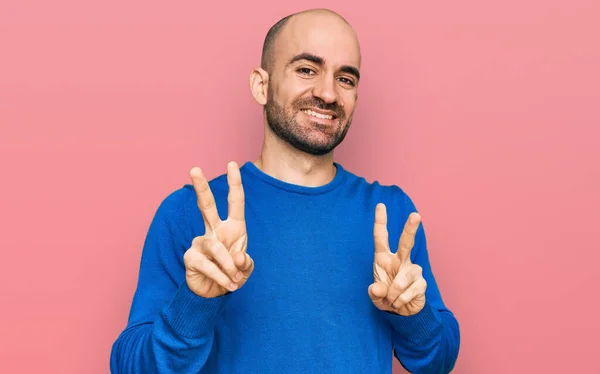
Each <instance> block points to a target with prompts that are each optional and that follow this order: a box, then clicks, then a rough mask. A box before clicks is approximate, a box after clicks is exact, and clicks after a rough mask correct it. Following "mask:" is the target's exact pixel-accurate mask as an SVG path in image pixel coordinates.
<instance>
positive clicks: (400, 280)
mask: <svg viewBox="0 0 600 374" xmlns="http://www.w3.org/2000/svg"><path fill="white" fill-rule="evenodd" d="M420 222H421V216H420V215H419V214H418V213H411V214H410V215H409V216H408V220H407V221H406V224H405V226H404V230H403V231H402V234H401V235H400V243H399V248H398V251H397V252H396V253H392V252H391V251H390V247H389V242H388V231H387V214H386V208H385V205H384V204H381V203H380V204H377V206H376V207H375V227H374V228H373V237H374V239H375V261H374V262H373V276H374V278H375V282H374V283H373V284H371V285H370V286H369V296H370V297H371V300H372V301H373V304H375V306H376V307H377V308H379V309H381V310H383V311H388V312H392V313H396V314H400V315H403V316H410V315H413V314H416V313H418V312H419V311H420V310H421V309H423V307H424V306H425V289H426V288H427V282H426V281H425V278H423V275H422V269H421V267H420V266H419V265H417V264H413V263H411V261H410V251H411V250H412V248H413V245H414V242H415V234H416V232H417V229H418V228H419V224H420Z"/></svg>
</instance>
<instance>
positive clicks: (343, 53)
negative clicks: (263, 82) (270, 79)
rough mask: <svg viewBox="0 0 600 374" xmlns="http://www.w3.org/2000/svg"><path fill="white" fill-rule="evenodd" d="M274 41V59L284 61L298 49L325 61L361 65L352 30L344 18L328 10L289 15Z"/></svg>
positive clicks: (296, 52)
mask: <svg viewBox="0 0 600 374" xmlns="http://www.w3.org/2000/svg"><path fill="white" fill-rule="evenodd" d="M278 39H279V40H278V41H277V44H278V46H277V48H276V59H277V60H283V61H279V62H282V63H284V64H285V63H286V62H287V61H289V59H290V58H292V57H293V56H295V55H297V54H300V53H310V54H313V55H316V56H319V57H321V58H323V59H324V60H325V64H326V65H332V66H337V65H353V66H356V67H358V66H359V65H360V47H359V43H358V39H357V37H356V34H355V33H354V30H352V28H351V27H350V25H348V24H347V23H346V22H345V21H344V20H342V19H340V18H338V17H335V16H332V15H328V14H323V15H321V14H317V15H314V14H311V15H310V16H308V15H299V16H297V18H292V19H291V20H290V21H289V23H288V25H287V27H285V28H284V30H283V31H282V33H281V34H280V38H278Z"/></svg>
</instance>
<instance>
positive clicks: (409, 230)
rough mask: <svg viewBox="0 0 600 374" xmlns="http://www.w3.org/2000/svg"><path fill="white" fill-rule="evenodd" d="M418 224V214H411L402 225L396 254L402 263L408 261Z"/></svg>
mask: <svg viewBox="0 0 600 374" xmlns="http://www.w3.org/2000/svg"><path fill="white" fill-rule="evenodd" d="M420 223H421V216H420V215H419V213H416V212H413V213H411V214H410V215H409V216H408V219H407V220H406V223H405V224H404V230H403V231H402V234H401V235H400V240H399V244H398V252H397V253H396V254H397V255H398V256H399V257H400V260H401V261H402V262H404V261H410V252H411V251H412V249H413V246H414V244H415V236H416V234H417V229H418V228H419V224H420Z"/></svg>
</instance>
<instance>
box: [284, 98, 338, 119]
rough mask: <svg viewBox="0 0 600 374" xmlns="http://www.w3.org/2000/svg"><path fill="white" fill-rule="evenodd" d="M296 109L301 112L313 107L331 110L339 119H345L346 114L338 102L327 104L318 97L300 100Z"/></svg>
mask: <svg viewBox="0 0 600 374" xmlns="http://www.w3.org/2000/svg"><path fill="white" fill-rule="evenodd" d="M294 107H296V109H298V110H300V109H301V108H306V107H313V108H317V109H321V110H329V111H332V112H334V113H335V116H336V117H337V118H342V119H343V118H344V116H345V113H344V110H343V109H342V107H341V106H339V105H338V103H337V101H336V102H333V103H326V102H325V101H323V100H322V99H319V98H318V97H312V98H306V99H301V100H298V101H296V102H295V103H294Z"/></svg>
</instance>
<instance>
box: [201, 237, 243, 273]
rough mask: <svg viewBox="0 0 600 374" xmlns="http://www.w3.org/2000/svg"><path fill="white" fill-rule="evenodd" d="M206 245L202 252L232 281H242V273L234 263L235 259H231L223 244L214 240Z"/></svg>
mask: <svg viewBox="0 0 600 374" xmlns="http://www.w3.org/2000/svg"><path fill="white" fill-rule="evenodd" d="M204 243H206V244H204V248H202V249H201V251H202V252H203V253H204V254H205V255H207V257H209V258H212V259H213V260H214V261H215V262H216V264H217V265H219V267H220V268H221V269H222V270H223V272H224V273H225V274H227V275H228V276H229V278H231V280H232V281H234V282H237V281H239V280H240V279H242V272H241V271H240V269H238V267H237V266H235V264H234V263H233V258H231V255H230V254H229V251H228V250H227V248H225V246H224V245H223V243H221V242H220V241H218V240H213V241H211V242H208V241H206V242H204Z"/></svg>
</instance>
